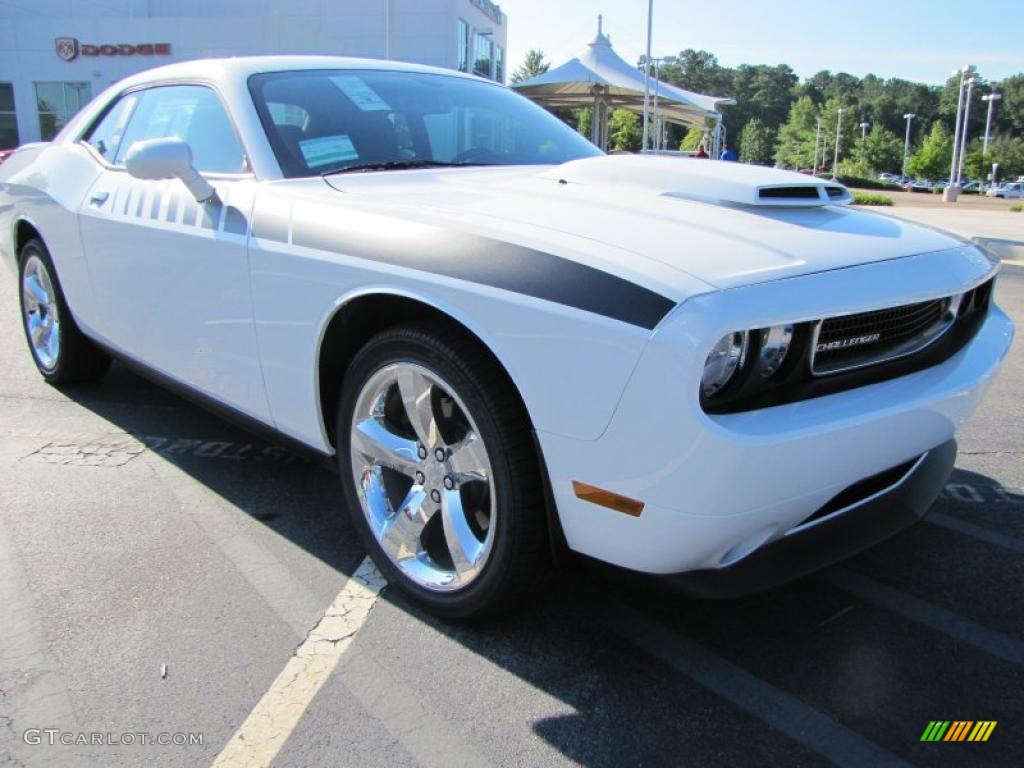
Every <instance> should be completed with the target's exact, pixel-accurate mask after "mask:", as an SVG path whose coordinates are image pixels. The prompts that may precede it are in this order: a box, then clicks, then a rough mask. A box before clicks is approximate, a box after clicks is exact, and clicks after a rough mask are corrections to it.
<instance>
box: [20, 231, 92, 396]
mask: <svg viewBox="0 0 1024 768" xmlns="http://www.w3.org/2000/svg"><path fill="white" fill-rule="evenodd" d="M18 285H19V287H20V289H21V291H20V302H21V321H22V322H21V326H22V329H23V330H24V331H25V340H26V341H27V342H28V348H29V352H31V354H32V361H33V362H34V363H35V364H36V368H37V369H39V373H40V374H42V376H43V378H44V379H46V381H47V382H48V383H50V384H55V385H57V384H73V383H77V382H84V381H95V380H96V379H98V378H100V377H101V376H103V374H104V373H106V372H107V369H108V368H109V367H110V357H109V356H108V355H107V354H105V353H104V352H103V351H102V350H100V349H99V348H98V347H97V346H96V345H95V344H93V342H92V341H90V340H89V339H88V338H86V337H85V335H84V334H83V333H82V332H81V331H80V330H79V328H78V326H77V325H76V324H75V319H74V317H73V316H72V315H71V310H70V309H69V308H68V303H67V300H66V299H65V298H64V291H63V290H62V289H61V286H60V280H59V279H58V277H57V270H56V269H54V266H53V260H52V259H51V258H50V253H49V251H47V250H46V246H45V245H43V243H42V241H41V240H38V239H32V240H29V241H28V242H27V243H25V245H24V247H22V249H21V253H20V254H19V257H18Z"/></svg>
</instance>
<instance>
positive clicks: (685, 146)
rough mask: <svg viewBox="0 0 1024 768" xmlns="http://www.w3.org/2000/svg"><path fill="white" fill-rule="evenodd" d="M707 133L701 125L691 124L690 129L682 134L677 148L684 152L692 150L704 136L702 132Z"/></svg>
mask: <svg viewBox="0 0 1024 768" xmlns="http://www.w3.org/2000/svg"><path fill="white" fill-rule="evenodd" d="M705 133H707V129H706V128H704V126H702V125H691V126H690V129H689V130H688V131H687V132H686V135H685V136H683V140H682V142H680V144H679V148H680V149H681V150H683V151H684V152H692V151H693V150H695V149H697V145H698V144H700V142H701V139H703V138H704V134H705Z"/></svg>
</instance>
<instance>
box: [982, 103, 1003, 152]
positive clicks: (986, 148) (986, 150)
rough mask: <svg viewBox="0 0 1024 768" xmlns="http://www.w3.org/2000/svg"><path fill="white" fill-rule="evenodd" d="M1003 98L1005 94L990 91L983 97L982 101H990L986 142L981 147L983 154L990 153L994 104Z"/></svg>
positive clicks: (986, 124) (986, 121) (986, 120)
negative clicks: (989, 138)
mask: <svg viewBox="0 0 1024 768" xmlns="http://www.w3.org/2000/svg"><path fill="white" fill-rule="evenodd" d="M1001 98H1003V94H1001V93H990V94H988V95H987V96H982V97H981V100H982V101H987V102H988V117H986V118H985V144H984V146H983V147H982V149H981V154H982V155H987V154H988V136H989V131H991V130H992V106H993V105H994V104H995V103H996V102H997V101H999V100H1000V99H1001Z"/></svg>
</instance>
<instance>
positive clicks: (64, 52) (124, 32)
mask: <svg viewBox="0 0 1024 768" xmlns="http://www.w3.org/2000/svg"><path fill="white" fill-rule="evenodd" d="M507 29H508V17H507V16H505V14H504V13H503V12H502V10H501V8H500V7H499V6H498V5H496V4H495V3H493V2H491V0H0V149H4V148H8V147H13V146H17V145H18V144H24V143H26V142H30V141H39V140H48V139H51V138H52V137H53V136H54V135H55V134H56V133H57V131H59V130H60V129H61V127H62V126H63V125H64V123H66V122H67V120H68V119H69V118H70V117H71V116H72V115H74V114H75V112H77V111H78V110H79V109H80V108H81V107H82V106H84V105H85V104H86V103H87V102H88V101H89V99H91V98H92V97H93V96H95V95H96V94H98V93H99V92H100V91H102V90H103V89H104V88H106V87H107V86H108V85H110V84H111V83H115V82H117V81H118V80H120V79H122V78H124V77H126V76H128V75H131V74H134V73H136V72H139V71H142V70H145V69H149V68H151V67H155V66H159V65H161V64H170V63H172V62H176V61H185V60H188V59H198V58H214V57H221V56H253V55H266V54H275V53H281V54H330V55H338V56H360V57H367V58H378V59H397V60H400V61H411V62H416V63H419V64H430V65H433V66H438V67H446V68H448V69H456V70H461V71H463V72H473V73H476V74H477V75H479V76H481V77H487V78H490V79H493V80H497V81H498V82H502V83H503V82H505V74H506V66H507V64H506V60H505V46H506V35H507Z"/></svg>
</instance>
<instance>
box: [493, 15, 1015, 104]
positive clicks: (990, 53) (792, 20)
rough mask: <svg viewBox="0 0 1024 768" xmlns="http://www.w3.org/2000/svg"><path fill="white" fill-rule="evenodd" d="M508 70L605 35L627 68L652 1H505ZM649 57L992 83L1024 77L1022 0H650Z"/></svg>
mask: <svg viewBox="0 0 1024 768" xmlns="http://www.w3.org/2000/svg"><path fill="white" fill-rule="evenodd" d="M499 2H500V5H501V8H502V10H503V11H505V13H507V14H508V17H509V27H508V61H509V72H512V71H514V70H515V69H516V68H517V67H518V66H519V65H520V64H521V63H522V60H523V57H524V56H525V55H526V52H527V51H528V50H529V49H530V48H539V49H541V50H542V51H543V52H544V55H545V57H546V59H547V60H548V61H550V62H552V64H553V65H554V66H557V65H559V64H561V63H562V62H564V61H566V60H568V59H571V58H572V57H573V56H575V55H576V54H577V53H578V52H579V51H580V50H582V49H583V48H584V47H585V46H586V44H587V43H589V42H590V41H591V40H592V39H593V37H594V34H595V33H596V31H597V15H598V14H599V13H600V14H603V16H604V30H605V32H606V33H609V34H610V35H611V39H612V45H613V47H614V48H615V50H616V51H617V52H618V53H619V55H620V56H622V57H623V58H624V59H625V60H626V61H628V62H630V63H634V62H635V61H636V60H637V59H638V57H639V56H640V55H641V54H643V53H644V50H645V48H646V40H647V0H499ZM653 26H654V32H653V36H652V39H653V42H652V46H651V54H652V55H653V56H665V55H671V54H677V53H679V51H681V50H683V49H685V48H695V49H698V50H699V49H704V50H707V51H711V52H712V53H714V54H715V55H716V56H717V57H718V61H719V63H721V64H723V65H725V66H730V67H734V66H737V65H739V64H789V65H790V66H791V67H792V68H793V69H794V70H795V71H796V73H797V74H798V75H799V76H800V78H801V79H803V78H805V77H809V76H810V75H813V74H814V73H815V72H818V71H820V70H822V69H829V70H832V71H833V72H849V73H850V74H853V75H857V76H859V77H863V76H864V75H866V74H868V73H869V72H873V73H874V74H876V75H879V76H880V77H883V78H888V77H901V78H904V79H907V80H912V81H915V82H923V83H930V84H933V85H937V84H939V83H942V82H944V81H945V80H946V78H947V77H948V76H949V74H950V72H952V70H954V69H956V68H958V67H961V66H963V65H964V64H975V65H977V67H978V70H979V72H980V74H981V75H982V76H983V77H985V78H986V79H989V80H1000V79H1002V78H1004V77H1007V76H1008V75H1011V74H1016V73H1017V72H1024V0H975V1H974V2H970V3H968V2H963V0H960V2H954V1H953V0H847V2H842V3H840V2H835V0H831V1H830V0H815V1H814V2H808V1H805V0H745V1H744V0H715V1H714V2H704V3H693V2H683V1H682V0H654V25H653Z"/></svg>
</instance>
